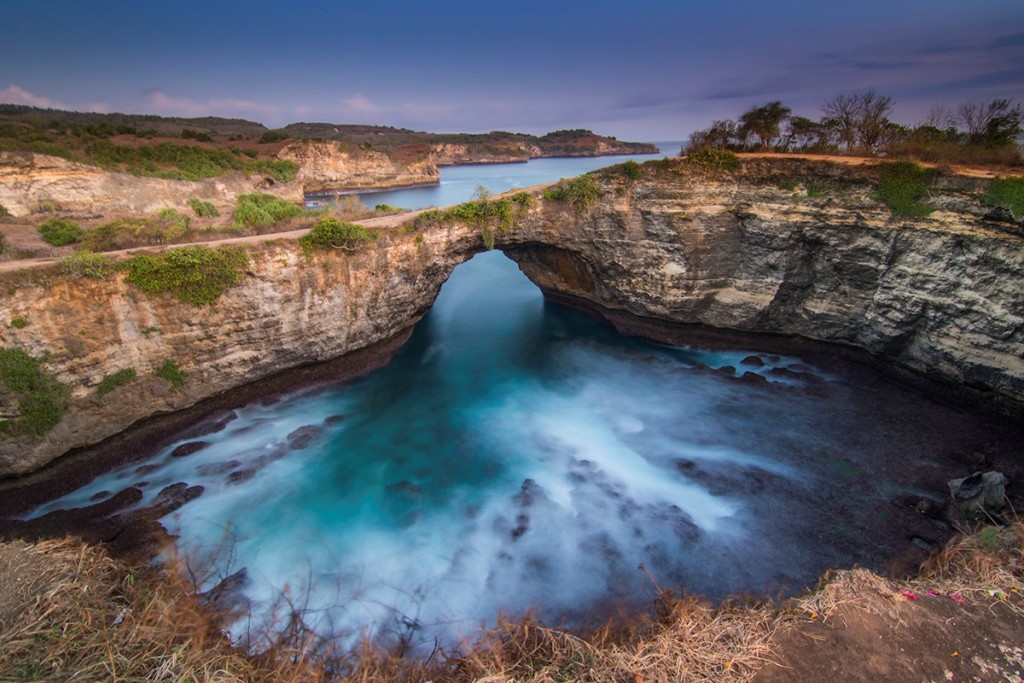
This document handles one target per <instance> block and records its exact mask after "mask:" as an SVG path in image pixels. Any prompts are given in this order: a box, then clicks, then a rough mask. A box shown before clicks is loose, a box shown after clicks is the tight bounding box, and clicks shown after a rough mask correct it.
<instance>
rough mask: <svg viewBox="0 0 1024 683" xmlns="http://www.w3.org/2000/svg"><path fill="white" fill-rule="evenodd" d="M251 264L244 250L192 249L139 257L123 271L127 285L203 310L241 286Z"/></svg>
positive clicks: (228, 248) (125, 264)
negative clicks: (163, 295) (167, 294)
mask: <svg viewBox="0 0 1024 683" xmlns="http://www.w3.org/2000/svg"><path fill="white" fill-rule="evenodd" d="M248 264H249V255H248V254H247V253H246V252H245V251H244V250H243V249H239V248H231V247H222V248H220V249H210V248H209V247H204V246H190V247H182V248H180V249H169V250H167V251H165V252H163V253H161V254H145V255H142V256H136V257H135V258H133V259H131V260H129V261H126V262H125V263H124V264H123V265H122V266H121V267H123V268H124V269H125V270H127V271H128V275H127V276H126V277H125V281H126V282H130V283H131V284H133V285H135V286H136V287H138V288H139V289H141V290H142V291H144V292H146V293H148V294H160V293H164V292H167V293H169V294H171V295H172V296H174V297H175V298H176V299H177V300H178V301H181V302H182V303H187V304H191V305H193V306H202V305H204V304H210V303H213V302H214V301H216V300H217V299H218V298H220V296H221V294H223V293H224V290H225V289H227V288H228V287H230V286H231V285H234V284H236V283H238V282H239V281H240V280H241V279H242V276H243V275H244V272H245V268H246V266H248Z"/></svg>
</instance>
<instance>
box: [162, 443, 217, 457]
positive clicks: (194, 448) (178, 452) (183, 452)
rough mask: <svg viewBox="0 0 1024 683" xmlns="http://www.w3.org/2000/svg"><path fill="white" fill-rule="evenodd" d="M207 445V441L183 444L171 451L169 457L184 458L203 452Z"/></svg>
mask: <svg viewBox="0 0 1024 683" xmlns="http://www.w3.org/2000/svg"><path fill="white" fill-rule="evenodd" d="M209 445H210V442H209V441H189V442H188V443H183V444H181V445H180V446H178V447H177V448H175V449H174V450H173V451H171V457H172V458H185V457H188V456H190V455H192V454H193V453H198V452H199V451H201V450H203V449H204V448H206V447H207V446H209Z"/></svg>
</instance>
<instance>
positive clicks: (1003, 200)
mask: <svg viewBox="0 0 1024 683" xmlns="http://www.w3.org/2000/svg"><path fill="white" fill-rule="evenodd" d="M985 203H986V204H988V205H989V206H1001V207H1003V208H1006V209H1009V210H1010V213H1011V214H1013V218H1014V219H1015V220H1017V221H1020V220H1024V178H996V179H995V180H993V181H992V182H991V183H989V186H988V191H986V192H985Z"/></svg>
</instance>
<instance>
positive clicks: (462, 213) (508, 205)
mask: <svg viewBox="0 0 1024 683" xmlns="http://www.w3.org/2000/svg"><path fill="white" fill-rule="evenodd" d="M592 182H593V181H592ZM594 185H595V187H596V185H597V184H596V183H594ZM481 190H483V192H481ZM476 195H477V199H474V200H473V201H469V202H464V203H462V204H458V205H456V206H453V207H451V208H449V209H434V210H431V211H424V212H423V213H421V214H420V215H419V216H418V217H417V218H416V222H415V224H414V225H415V227H416V229H417V230H420V229H423V228H428V227H430V226H432V225H439V224H442V223H463V224H465V225H472V226H475V227H478V228H480V238H481V239H482V240H483V243H484V247H486V248H487V249H488V250H490V249H493V248H494V244H495V239H496V237H495V230H497V231H498V232H503V231H505V230H509V229H511V228H514V227H515V222H516V219H517V218H518V217H519V216H521V215H522V213H523V212H524V211H526V210H528V209H529V208H530V207H531V206H533V197H531V196H530V195H529V194H527V193H525V192H517V193H515V194H514V195H512V196H510V197H502V198H500V199H491V198H490V192H488V191H487V190H486V188H482V187H478V188H477V192H476Z"/></svg>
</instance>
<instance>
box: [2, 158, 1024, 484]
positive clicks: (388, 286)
mask: <svg viewBox="0 0 1024 683" xmlns="http://www.w3.org/2000/svg"><path fill="white" fill-rule="evenodd" d="M876 178H877V170H876V169H872V168H857V169H855V168H850V167H839V166H833V165H829V164H827V163H824V162H815V163H810V162H802V161H796V160H792V161H790V160H787V161H771V162H768V161H762V162H757V161H748V162H745V163H744V165H743V166H742V167H741V169H740V170H739V171H737V172H736V173H733V174H720V175H715V174H708V173H704V172H701V171H699V170H695V169H693V168H690V167H688V166H686V165H685V164H671V163H664V162H657V163H654V164H649V165H647V166H645V169H644V177H643V178H641V179H640V180H636V181H629V180H627V179H626V178H625V176H624V174H622V173H621V172H620V171H617V170H611V171H608V172H606V173H604V174H603V176H601V184H602V197H601V199H600V200H598V201H597V202H596V203H595V204H593V205H591V206H589V207H587V208H585V209H583V210H577V209H575V208H573V207H572V206H571V205H570V204H569V203H566V202H555V201H545V200H542V199H540V193H539V191H538V192H535V195H536V196H537V197H538V201H537V202H536V203H535V205H534V206H533V207H532V208H530V209H528V210H526V211H524V212H523V213H522V214H521V215H519V217H518V218H517V220H516V225H515V226H514V227H512V228H510V229H507V230H504V231H499V232H498V234H497V240H498V247H499V248H504V249H505V250H506V253H508V254H509V255H510V256H511V257H512V258H514V259H515V260H517V261H518V262H519V264H520V267H521V268H522V269H523V271H524V272H525V273H526V274H527V275H528V276H529V277H530V278H531V279H532V280H533V281H534V282H536V283H537V284H538V285H539V286H540V287H541V288H542V289H544V290H545V291H546V292H548V293H551V294H557V295H559V296H563V297H571V298H573V299H575V300H579V301H586V302H589V303H590V304H592V305H594V306H595V307H599V308H601V309H603V310H606V311H610V312H612V313H614V312H616V311H621V312H626V313H629V314H632V315H635V316H642V317H645V318H655V319H659V320H664V321H670V322H679V323H698V324H703V325H710V326H715V327H719V328H729V329H737V330H747V331H753V332H774V333H784V334H794V335H801V336H804V337H808V338H812V339H819V340H824V341H829V342H838V343H842V344H848V345H853V346H857V347H861V348H864V349H866V350H868V351H870V352H872V353H874V354H876V355H878V356H881V357H884V358H886V359H890V360H892V361H895V362H897V363H900V364H902V365H904V366H906V367H909V368H912V369H914V370H917V371H919V372H922V373H925V374H931V375H934V376H937V377H939V378H941V379H944V380H946V381H949V382H954V383H959V384H967V385H971V386H974V387H977V388H979V389H983V390H986V391H990V392H993V393H994V394H996V395H999V396H1002V397H1004V398H1006V399H1009V400H1011V401H1016V402H1021V401H1024V339H1022V337H1024V299H1022V297H1021V296H1020V291H1021V290H1020V283H1021V282H1022V281H1024V239H1022V238H1021V237H1020V236H1019V235H1017V234H1014V233H1012V232H1007V231H1004V230H1000V229H999V227H1000V226H998V225H996V224H992V223H990V222H989V221H987V220H986V219H985V218H984V216H985V214H986V213H987V209H986V207H983V206H982V205H981V204H980V203H979V200H978V197H979V190H980V186H979V185H978V182H979V181H973V180H969V179H962V178H945V179H943V180H942V181H941V182H942V187H941V188H939V189H938V190H937V191H936V197H935V199H934V200H933V202H934V203H935V205H936V206H937V207H938V210H937V211H936V212H935V213H934V214H933V215H932V216H930V217H928V218H924V219H914V220H912V221H911V220H903V219H895V218H893V217H892V216H891V214H890V212H889V210H888V209H887V208H885V207H884V206H883V205H881V204H880V203H879V202H878V201H877V200H876V199H875V198H874V191H873V187H874V182H875V180H876ZM812 182H813V183H815V184H817V185H819V186H822V185H823V186H824V187H825V190H824V193H823V194H822V195H821V196H815V197H808V196H807V194H808V193H807V192H806V188H807V187H808V186H809V185H810V183H812ZM784 188H789V189H784ZM794 188H795V189H794ZM813 194H815V195H818V192H814V193H813ZM250 249H251V252H252V253H251V256H252V263H251V266H250V268H249V271H250V272H249V275H248V276H247V277H246V279H245V281H244V282H243V283H242V284H240V285H238V286H236V287H234V288H232V289H230V290H229V291H227V292H226V293H225V294H224V295H223V296H222V297H221V298H220V299H219V300H218V301H217V302H216V303H215V304H214V305H213V306H212V307H205V308H193V307H190V306H187V305H183V304H180V303H178V302H176V301H174V300H173V299H171V298H169V297H166V296H153V297H149V296H146V295H144V294H142V293H141V292H139V291H138V290H136V289H134V288H132V287H131V286H130V285H128V284H126V283H125V282H124V281H123V277H122V276H118V277H116V278H110V279H107V280H102V281H95V280H66V279H61V278H55V279H53V280H52V281H51V282H49V283H47V284H46V286H25V287H21V288H17V289H15V290H13V292H11V293H10V296H8V297H7V298H6V299H5V300H4V301H3V303H2V304H0V319H3V320H9V319H13V318H14V317H22V318H25V319H26V320H27V321H29V324H28V325H27V326H26V327H24V328H22V329H15V328H13V327H9V326H6V325H0V346H5V347H11V346H14V347H20V348H24V349H25V350H26V351H27V352H29V353H30V354H32V355H34V356H43V355H45V356H46V357H47V362H46V367H47V368H48V369H49V370H50V371H51V372H54V373H55V374H56V375H57V376H58V377H59V379H60V380H61V381H63V382H65V383H66V384H67V385H68V386H69V387H71V389H72V395H73V404H72V408H71V410H70V411H69V413H68V414H67V415H66V416H65V418H64V419H63V420H62V421H61V422H60V424H58V425H57V427H56V428H55V429H54V430H53V431H52V432H50V433H49V434H48V435H47V436H46V437H45V438H43V439H42V440H41V441H38V442H31V441H7V442H3V443H0V475H11V474H18V473H25V472H28V471H31V470H33V469H36V468H39V467H41V466H42V465H44V464H46V463H47V462H49V461H51V460H53V459H54V458H56V457H57V456H59V455H61V454H62V453H64V452H65V451H67V450H68V449H70V448H72V447H75V446H80V445H84V444H89V443H94V442H96V441H98V440H100V439H103V438H105V437H107V436H110V435H112V434H115V433H117V432H119V431H121V430H123V429H125V428H127V427H128V426H129V425H131V424H132V423H134V422H135V421H137V420H139V419H141V418H144V417H146V416H148V415H150V414H152V413H156V412H166V411H174V410H178V409H181V408H184V407H186V406H189V405H192V404H194V403H195V402H197V401H199V400H201V399H203V398H205V397H208V396H213V395H216V394H218V393H220V392H223V391H225V390H227V389H230V388H233V387H237V386H240V385H242V384H245V383H248V382H251V381H253V380H256V379H259V378H261V377H265V376H268V375H271V374H273V373H276V372H279V371H281V370H283V369H286V368H290V367H295V366H299V365H303V364H307V363H313V362H317V361H322V360H326V359H330V358H334V357H337V356H340V355H342V354H345V353H348V352H351V351H354V350H356V349H362V348H366V347H368V346H371V345H373V344H375V343H379V342H381V341H382V340H386V339H390V338H393V337H394V336H395V335H396V334H397V333H399V332H401V331H402V330H404V329H407V328H408V326H409V325H410V324H412V323H413V322H415V321H416V320H417V319H418V318H419V317H420V316H421V315H422V314H423V312H424V311H425V310H426V309H427V308H428V307H429V306H430V304H431V303H432V302H433V300H434V297H435V296H436V295H437V292H438V290H439V288H440V286H441V284H442V283H443V282H444V280H445V279H446V278H447V277H448V275H449V273H450V272H451V270H452V269H453V268H454V267H455V266H456V265H458V264H459V263H461V262H462V261H464V260H465V259H466V258H468V257H469V256H470V255H472V254H473V253H475V252H476V251H479V250H480V249H482V240H481V237H480V232H479V229H478V228H476V227H471V226H465V225H458V224H443V225H440V226H436V227H433V228H430V229H428V230H425V231H423V232H422V233H419V234H414V233H412V232H409V231H406V230H402V229H398V230H394V231H392V232H391V233H390V234H388V235H386V236H384V237H382V238H381V239H380V240H377V241H376V242H375V243H374V244H373V245H372V246H371V247H368V248H367V249H366V250H364V251H360V252H357V253H353V254H344V253H330V254H318V255H315V256H313V257H311V258H306V257H305V256H303V255H302V252H301V250H300V249H299V248H298V246H297V245H296V244H295V243H294V242H292V241H287V240H281V241H279V242H270V243H263V244H258V245H253V246H251V247H250ZM612 317H614V316H612ZM167 359H174V360H176V361H177V362H178V363H179V365H180V366H181V368H182V369H183V370H184V372H185V373H186V375H187V377H188V381H187V382H186V384H185V386H184V388H183V389H181V390H174V389H172V388H171V386H170V385H169V384H168V383H167V382H166V381H165V380H162V379H159V378H157V377H155V376H153V374H152V373H153V371H154V370H155V369H156V368H159V367H160V366H161V365H162V364H163V363H164V361H165V360H167ZM129 366H131V367H134V368H135V369H136V371H137V372H138V375H139V379H137V380H136V381H135V382H133V383H130V384H128V385H126V386H124V387H121V388H118V389H116V390H114V391H112V392H110V393H109V394H105V395H103V396H100V395H98V394H97V393H96V391H95V388H96V385H97V384H98V383H99V381H100V380H101V379H102V378H103V376H104V375H108V374H112V373H113V372H116V371H117V370H119V369H122V368H125V367H129Z"/></svg>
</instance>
